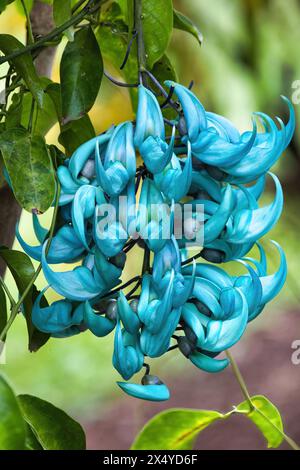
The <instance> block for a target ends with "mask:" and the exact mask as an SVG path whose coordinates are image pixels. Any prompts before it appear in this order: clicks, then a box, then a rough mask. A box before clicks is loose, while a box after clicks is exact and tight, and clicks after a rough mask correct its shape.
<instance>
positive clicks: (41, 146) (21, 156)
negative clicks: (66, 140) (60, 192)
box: [0, 128, 55, 212]
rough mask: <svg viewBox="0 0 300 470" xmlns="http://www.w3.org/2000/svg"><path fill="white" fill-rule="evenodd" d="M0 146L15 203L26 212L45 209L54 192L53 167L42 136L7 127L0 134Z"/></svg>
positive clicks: (50, 201) (43, 210)
mask: <svg viewBox="0 0 300 470" xmlns="http://www.w3.org/2000/svg"><path fill="white" fill-rule="evenodd" d="M0 149H1V152H2V156H3V160H4V163H5V167H6V170H7V172H8V175H9V177H10V180H11V184H12V189H13V191H14V194H15V197H16V199H17V201H18V202H19V204H20V205H21V206H22V207H23V208H24V209H26V210H27V211H29V212H31V211H33V210H34V211H38V212H45V211H46V210H47V209H48V208H49V207H50V206H51V204H52V202H53V200H54V196H55V177H54V169H53V165H52V162H51V159H50V156H49V152H48V149H47V146H46V143H45V140H44V139H43V138H42V137H41V136H39V135H35V136H31V135H30V134H29V132H27V131H26V130H25V129H22V128H14V129H8V130H7V131H5V132H3V133H2V134H1V135H0ZM16 157H17V158H16Z"/></svg>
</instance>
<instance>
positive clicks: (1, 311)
mask: <svg viewBox="0 0 300 470" xmlns="http://www.w3.org/2000/svg"><path fill="white" fill-rule="evenodd" d="M6 322H7V305H6V295H5V292H4V290H3V287H2V285H1V284H0V332H1V331H2V330H3V328H4V327H5V325H6ZM0 355H1V344H0Z"/></svg>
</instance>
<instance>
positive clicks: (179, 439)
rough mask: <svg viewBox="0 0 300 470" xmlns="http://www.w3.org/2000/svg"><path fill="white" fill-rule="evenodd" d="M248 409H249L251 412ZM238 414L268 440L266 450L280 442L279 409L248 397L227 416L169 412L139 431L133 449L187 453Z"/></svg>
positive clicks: (205, 411)
mask: <svg viewBox="0 0 300 470" xmlns="http://www.w3.org/2000/svg"><path fill="white" fill-rule="evenodd" d="M250 406H251V408H250ZM236 413H237V414H238V413H240V414H241V415H243V416H244V417H246V418H248V419H250V420H251V421H253V423H254V424H255V425H256V426H257V427H258V429H259V430H260V431H261V433H262V434H263V435H264V437H265V438H266V440H267V443H268V447H273V448H277V447H279V446H280V444H281V443H282V441H283V438H284V435H283V426H282V421H281V416H280V413H279V411H278V409H277V408H276V407H275V406H274V405H273V403H271V402H270V401H269V400H268V399H267V398H266V397H264V396H261V395H257V396H254V397H251V404H249V402H248V401H244V402H243V403H241V404H240V405H238V406H237V407H234V409H233V411H230V412H228V413H226V414H222V413H218V412H217V411H207V410H184V409H174V410H173V409H172V410H167V411H163V412H162V413H160V414H158V415H156V416H155V417H154V418H152V419H151V420H150V421H149V422H148V423H147V424H146V425H145V426H144V428H143V429H142V430H141V432H140V433H139V435H138V436H137V437H136V439H135V441H134V443H133V444H132V449H135V450H143V449H151V450H173V449H176V450H188V449H193V445H194V443H195V440H196V439H197V437H198V435H199V434H200V433H201V432H202V431H203V430H204V429H205V428H206V427H207V426H210V425H211V424H213V423H214V422H215V421H218V420H224V419H229V418H230V416H231V415H233V414H236Z"/></svg>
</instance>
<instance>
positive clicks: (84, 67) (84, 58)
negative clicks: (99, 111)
mask: <svg viewBox="0 0 300 470" xmlns="http://www.w3.org/2000/svg"><path fill="white" fill-rule="evenodd" d="M102 75H103V62H102V56H101V52H100V48H99V46H98V42H97V40H96V38H95V35H94V33H93V31H92V29H91V28H90V27H88V28H82V29H80V30H79V31H78V32H77V33H76V34H75V36H74V41H73V42H68V44H67V46H66V47H65V50H64V52H63V56H62V59H61V63H60V79H61V98H62V114H63V124H67V123H68V122H70V121H74V120H76V119H79V118H81V117H82V116H83V115H84V114H86V113H87V112H88V111H89V110H90V109H91V107H92V106H93V104H94V101H95V100H96V98H97V94H98V91H99V88H100V85H101V80H102Z"/></svg>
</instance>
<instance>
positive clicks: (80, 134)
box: [58, 114, 96, 156]
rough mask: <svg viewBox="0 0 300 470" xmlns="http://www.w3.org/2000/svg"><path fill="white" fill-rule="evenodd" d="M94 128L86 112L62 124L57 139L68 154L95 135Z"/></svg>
mask: <svg viewBox="0 0 300 470" xmlns="http://www.w3.org/2000/svg"><path fill="white" fill-rule="evenodd" d="M95 135H96V134H95V130H94V127H93V124H92V123H91V120H90V118H89V116H88V115H87V114H86V115H85V116H83V117H82V118H80V119H78V120H77V121H72V122H69V123H68V124H66V125H65V126H62V129H61V133H60V135H59V138H58V141H59V143H60V144H61V145H63V146H64V148H65V149H66V153H67V155H68V156H70V155H72V153H73V152H74V151H75V150H76V149H77V148H78V147H79V146H80V145H81V144H83V143H84V142H86V141H87V140H90V139H92V138H93V137H95Z"/></svg>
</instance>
